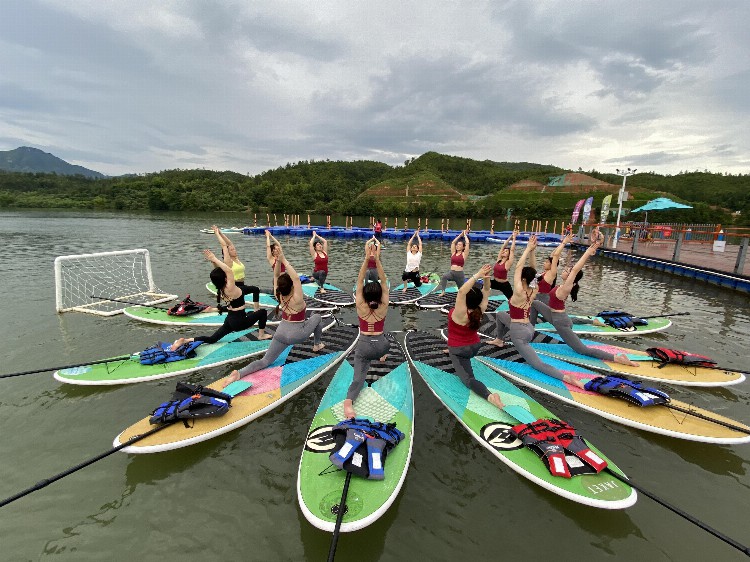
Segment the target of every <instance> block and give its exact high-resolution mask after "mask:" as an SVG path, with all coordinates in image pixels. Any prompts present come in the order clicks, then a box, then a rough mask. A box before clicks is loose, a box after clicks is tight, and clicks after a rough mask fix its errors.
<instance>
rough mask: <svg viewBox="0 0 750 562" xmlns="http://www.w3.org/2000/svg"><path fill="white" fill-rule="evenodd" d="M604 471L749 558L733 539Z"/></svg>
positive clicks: (609, 470) (613, 473) (638, 487)
mask: <svg viewBox="0 0 750 562" xmlns="http://www.w3.org/2000/svg"><path fill="white" fill-rule="evenodd" d="M605 470H606V471H607V472H608V473H609V474H611V475H612V476H614V477H615V478H617V479H618V480H620V481H622V482H624V483H625V484H627V485H628V486H630V487H631V488H634V489H636V490H638V491H639V492H640V493H641V494H643V495H644V496H646V497H648V498H651V499H652V500H654V501H655V502H656V503H658V504H659V505H662V506H664V507H666V508H667V509H668V510H670V511H671V512H673V513H676V514H677V515H679V516H680V517H682V518H683V519H686V520H687V521H690V522H691V523H692V524H693V525H697V526H698V527H700V528H701V529H703V530H704V531H707V532H708V533H710V534H712V535H713V536H715V537H716V538H717V539H720V540H722V541H724V542H725V543H727V544H728V545H729V546H732V547H734V548H736V549H737V550H739V551H740V552H742V553H744V554H745V556H750V548H748V547H746V546H745V545H743V544H740V543H738V542H737V541H735V540H734V539H731V538H729V537H728V536H726V535H725V534H724V533H721V532H719V531H717V530H716V529H714V528H713V527H709V526H708V525H706V524H705V523H703V522H702V521H700V520H699V519H697V518H696V517H693V516H692V515H690V514H689V513H686V512H685V511H683V510H681V509H680V508H679V507H675V506H673V505H671V504H669V503H667V502H665V501H664V500H662V499H661V498H659V497H658V496H655V495H654V494H652V493H651V492H649V491H648V490H644V489H643V488H642V487H641V486H639V485H637V484H636V483H635V482H633V481H632V480H630V479H629V478H626V477H625V476H622V475H620V474H618V473H617V472H615V471H614V470H612V469H610V468H606V469H605Z"/></svg>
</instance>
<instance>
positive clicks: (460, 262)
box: [451, 254, 464, 267]
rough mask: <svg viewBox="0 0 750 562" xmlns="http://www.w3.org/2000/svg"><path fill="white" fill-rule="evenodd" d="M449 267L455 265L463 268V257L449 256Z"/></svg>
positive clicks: (461, 255)
mask: <svg viewBox="0 0 750 562" xmlns="http://www.w3.org/2000/svg"><path fill="white" fill-rule="evenodd" d="M451 265H457V266H458V267H463V266H464V255H463V254H453V255H452V256H451Z"/></svg>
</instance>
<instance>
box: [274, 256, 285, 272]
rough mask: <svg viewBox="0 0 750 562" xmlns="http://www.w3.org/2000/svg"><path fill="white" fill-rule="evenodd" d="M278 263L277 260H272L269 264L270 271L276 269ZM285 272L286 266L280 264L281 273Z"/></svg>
mask: <svg viewBox="0 0 750 562" xmlns="http://www.w3.org/2000/svg"><path fill="white" fill-rule="evenodd" d="M277 261H278V258H274V260H273V264H271V270H274V269H276V262H277ZM285 271H286V266H285V265H284V264H283V263H282V264H281V273H284V272H285Z"/></svg>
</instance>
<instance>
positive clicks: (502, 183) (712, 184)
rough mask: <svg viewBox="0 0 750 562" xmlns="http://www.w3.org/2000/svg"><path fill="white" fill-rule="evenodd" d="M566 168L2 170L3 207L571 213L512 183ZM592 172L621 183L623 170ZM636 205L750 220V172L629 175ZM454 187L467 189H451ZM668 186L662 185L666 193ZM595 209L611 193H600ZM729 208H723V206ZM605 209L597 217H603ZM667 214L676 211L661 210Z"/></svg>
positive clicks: (346, 165)
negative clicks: (669, 204)
mask: <svg viewBox="0 0 750 562" xmlns="http://www.w3.org/2000/svg"><path fill="white" fill-rule="evenodd" d="M565 171H566V170H563V169H561V168H557V167H555V166H548V165H543V164H534V163H526V162H515V163H514V162H493V161H489V160H485V161H477V160H472V159H470V158H461V157H456V156H446V155H442V154H438V153H435V152H428V153H426V154H424V155H422V156H420V157H419V158H413V159H410V160H407V161H406V162H405V163H404V165H403V166H390V165H387V164H383V163H381V162H373V161H354V162H342V161H328V160H326V161H302V162H298V163H296V164H291V163H288V164H286V165H285V166H281V167H279V168H276V169H274V170H268V171H265V172H263V173H260V174H257V175H255V176H246V175H242V174H238V173H235V172H228V171H227V172H214V171H207V170H168V171H162V172H158V173H152V174H145V175H133V176H119V177H115V178H101V179H93V178H87V177H82V176H80V175H79V176H63V175H56V174H41V173H18V172H1V171H0V207H17V208H20V207H25V208H29V207H37V208H44V207H48V208H50V207H51V208H92V209H133V210H156V211H168V210H195V211H243V210H247V211H260V212H266V211H268V212H275V213H290V214H296V213H299V214H302V213H305V212H308V211H311V212H312V211H314V212H319V213H341V214H347V215H360V216H370V215H385V216H388V215H390V216H405V215H411V216H432V217H438V216H458V217H468V216H485V217H499V216H501V215H503V214H505V213H506V212H507V210H508V209H509V208H512V209H513V213H514V214H516V215H523V216H528V217H543V218H564V217H569V216H570V212H571V209H572V207H573V205H574V204H575V201H576V200H577V199H579V198H580V197H581V196H582V195H581V194H580V193H568V192H565V190H564V189H558V188H551V187H550V188H546V190H545V191H544V192H542V191H541V190H540V191H539V192H534V191H527V192H519V191H514V190H511V191H509V190H507V188H508V187H509V186H510V185H512V184H513V183H515V182H517V181H519V180H522V179H531V180H535V181H538V182H540V183H542V184H546V183H547V181H548V179H549V177H550V176H554V175H559V174H561V173H564V172H565ZM587 174H588V175H590V176H593V177H596V178H598V179H601V180H604V181H606V182H609V183H612V184H615V185H619V184H620V183H621V181H622V178H621V177H619V176H617V175H614V174H602V173H600V172H596V171H591V172H587ZM628 186H629V188H631V190H632V192H633V194H634V195H635V199H634V200H632V201H628V203H627V204H626V205H625V208H626V209H628V208H630V209H632V208H635V207H637V206H638V205H640V204H641V203H644V202H645V201H647V200H649V199H651V198H654V197H658V196H663V195H664V193H666V194H671V195H674V196H676V197H678V198H682V199H684V200H688V201H690V202H691V204H693V205H694V207H695V208H694V209H692V210H686V211H680V212H679V213H680V214H679V216H678V217H675V220H681V221H686V222H722V223H725V224H727V223H729V222H731V220H732V218H731V217H730V216H729V214H728V213H727V212H726V209H729V210H731V211H737V210H739V211H742V213H741V215H740V216H739V217H737V220H736V221H735V222H737V223H738V224H750V221H749V220H748V219H749V218H750V176H748V175H736V176H732V175H722V174H713V173H710V172H691V173H681V174H677V175H674V176H663V175H659V174H654V173H644V174H636V175H634V176H631V177H629V178H628ZM453 190H457V191H458V192H460V194H461V196H456V197H451V196H450V194H451V193H454V191H453ZM662 192H663V193H662ZM586 195H587V196H588V195H593V196H594V197H595V203H594V204H595V207H596V206H597V205H599V204H600V203H601V198H602V197H603V196H604V195H605V193H604V192H602V193H598V192H592V193H590V194H586ZM722 208H724V209H723V210H722ZM597 216H598V215H597ZM661 217H663V219H664V220H667V219H668V218H669V217H671V215H669V213H666V214H664V215H660V218H661Z"/></svg>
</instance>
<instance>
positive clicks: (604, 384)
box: [584, 376, 669, 406]
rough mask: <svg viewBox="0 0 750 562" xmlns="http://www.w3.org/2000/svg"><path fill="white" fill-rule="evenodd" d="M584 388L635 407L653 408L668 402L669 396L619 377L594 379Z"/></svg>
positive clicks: (637, 382)
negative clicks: (619, 399)
mask: <svg viewBox="0 0 750 562" xmlns="http://www.w3.org/2000/svg"><path fill="white" fill-rule="evenodd" d="M584 388H585V389H586V390H590V391H592V392H598V393H599V394H604V395H607V396H612V397H614V398H622V399H623V400H627V401H628V402H630V403H631V404H635V405H636V406H655V405H659V404H667V403H668V402H669V395H668V394H667V393H666V392H662V391H661V390H657V389H656V388H651V387H644V386H643V384H642V383H641V382H639V381H631V380H629V379H624V378H620V377H613V376H609V377H596V378H595V379H591V380H590V381H589V382H587V383H586V384H585V385H584Z"/></svg>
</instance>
